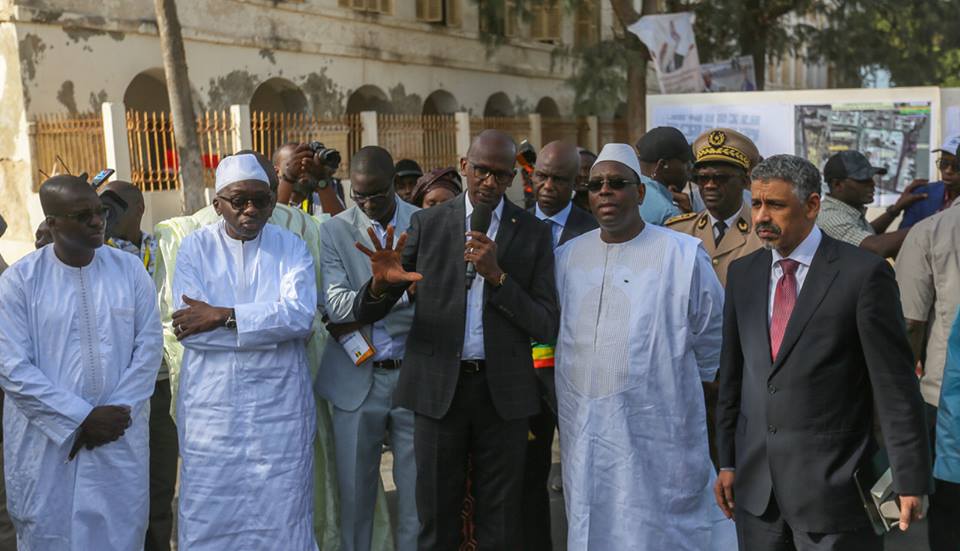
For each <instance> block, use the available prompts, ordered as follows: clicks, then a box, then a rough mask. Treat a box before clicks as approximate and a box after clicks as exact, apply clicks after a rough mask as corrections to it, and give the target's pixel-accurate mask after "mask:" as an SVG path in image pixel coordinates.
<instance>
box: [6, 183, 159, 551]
mask: <svg viewBox="0 0 960 551" xmlns="http://www.w3.org/2000/svg"><path fill="white" fill-rule="evenodd" d="M40 204H41V206H42V207H43V213H44V215H46V222H47V226H48V227H49V231H50V234H51V235H52V237H53V245H52V246H48V247H43V248H41V249H38V250H36V251H34V252H32V253H30V254H28V255H27V256H25V257H24V258H23V259H21V260H20V261H19V262H17V263H16V264H14V265H13V266H12V267H10V268H9V269H8V270H7V271H6V272H5V273H4V275H3V277H2V278H0V387H2V388H3V392H4V394H5V395H6V404H5V415H4V419H3V430H4V438H3V442H4V456H5V459H6V460H7V461H6V465H5V467H6V469H5V470H6V474H7V476H6V487H7V502H8V505H9V510H10V516H11V518H12V520H13V523H14V526H15V527H16V529H17V544H18V546H19V548H20V549H70V550H79V549H111V550H113V549H117V550H119V549H140V548H142V547H143V542H144V535H145V532H146V528H147V506H148V493H147V491H148V481H147V478H148V475H147V465H148V457H149V453H150V452H149V449H148V445H147V421H148V416H149V402H148V400H149V399H150V395H151V394H152V392H153V389H154V383H155V381H156V377H157V369H158V368H159V366H160V353H161V350H162V340H161V328H160V316H159V313H158V311H157V295H156V289H155V288H154V286H153V282H152V281H151V280H150V277H149V276H148V275H147V273H146V271H145V270H144V269H143V266H142V265H141V264H140V262H139V261H138V260H137V259H136V258H135V257H133V256H132V255H129V254H127V253H124V252H122V251H118V250H116V249H113V248H110V247H103V246H102V245H103V241H104V227H105V222H106V220H105V218H106V212H105V209H104V207H103V205H102V204H101V202H100V198H99V197H98V196H97V194H96V192H94V191H93V188H91V187H90V185H89V184H88V183H87V182H86V179H84V178H79V177H76V176H69V175H61V176H54V177H53V178H50V179H49V180H47V181H46V182H44V183H43V185H42V186H41V187H40Z"/></svg>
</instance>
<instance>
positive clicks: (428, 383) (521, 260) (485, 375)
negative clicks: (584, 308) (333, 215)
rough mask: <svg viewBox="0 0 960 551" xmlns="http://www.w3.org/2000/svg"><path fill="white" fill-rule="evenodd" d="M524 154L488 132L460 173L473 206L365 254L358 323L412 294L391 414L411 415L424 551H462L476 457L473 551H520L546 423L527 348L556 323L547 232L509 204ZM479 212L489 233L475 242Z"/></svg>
mask: <svg viewBox="0 0 960 551" xmlns="http://www.w3.org/2000/svg"><path fill="white" fill-rule="evenodd" d="M516 155H517V146H516V144H515V143H514V141H513V139H512V138H511V137H510V136H508V135H507V134H504V133H503V132H500V131H497V130H484V131H483V132H481V133H480V135H479V136H477V137H476V138H475V139H474V141H473V143H472V144H471V145H470V148H469V150H468V151H467V155H466V157H464V158H462V159H461V160H460V170H461V172H462V173H463V174H464V175H465V177H466V182H467V191H466V193H464V194H463V195H461V196H460V197H458V198H457V199H453V200H450V201H447V202H446V203H443V204H441V205H438V206H436V207H433V208H431V209H425V210H421V211H418V212H416V213H414V215H413V216H412V217H411V218H410V220H411V223H410V229H409V230H407V232H406V233H405V234H402V235H400V236H399V239H398V241H397V246H396V248H394V247H393V231H392V229H391V230H390V231H388V233H387V239H386V245H380V241H379V239H373V237H375V234H374V235H373V236H372V238H371V242H372V244H373V246H374V250H370V249H369V248H368V247H366V246H365V245H362V244H361V245H360V246H361V248H362V250H364V251H365V252H366V253H367V255H368V256H369V257H370V258H371V260H370V262H371V272H372V274H373V277H372V278H371V280H370V281H369V282H368V283H367V284H365V285H364V287H363V290H362V291H360V293H359V294H358V295H357V301H356V303H355V306H354V307H355V311H354V317H355V318H356V319H357V320H358V321H360V322H362V323H375V322H376V321H379V320H380V319H383V318H384V316H386V315H387V314H388V313H389V312H391V311H392V310H393V308H394V305H395V304H396V303H397V302H398V301H399V300H400V299H401V297H402V296H403V294H404V292H405V290H406V289H407V288H408V287H409V286H410V284H411V283H412V282H414V281H417V282H418V283H417V291H416V294H415V299H414V300H415V302H416V308H415V311H414V318H413V325H412V326H411V329H410V334H409V336H408V337H407V342H406V351H405V354H404V357H403V369H401V370H400V380H399V382H398V385H397V392H396V394H395V401H396V403H397V404H398V405H400V406H403V407H405V408H407V409H410V410H413V412H414V414H415V420H414V427H415V430H414V449H415V451H416V462H417V511H418V513H419V516H420V536H419V545H418V547H419V549H420V550H421V551H450V550H453V549H457V548H458V547H459V546H460V543H461V540H462V534H461V526H462V522H461V518H460V511H461V506H462V505H463V499H464V493H465V488H466V486H465V485H466V476H467V461H468V457H472V466H473V467H472V486H471V489H472V493H473V495H474V497H475V498H476V508H475V517H474V518H475V519H476V528H475V532H474V534H475V535H476V539H477V542H478V544H479V548H480V549H519V548H521V547H522V544H521V543H520V542H521V541H522V540H521V530H520V522H521V519H522V514H521V508H522V507H521V503H522V487H523V469H524V458H525V455H526V449H527V434H528V430H529V428H528V419H529V418H530V417H531V416H533V415H535V414H536V413H537V412H538V411H539V410H540V396H539V392H538V390H537V379H536V375H535V374H534V370H533V359H532V358H531V355H530V340H531V339H536V340H537V341H539V342H553V341H554V339H555V338H556V333H557V318H558V310H557V296H556V288H555V286H554V279H553V278H554V275H553V241H552V238H551V235H550V229H549V228H547V226H546V225H545V224H543V223H541V222H540V221H538V220H537V219H536V217H535V216H534V215H532V214H530V213H529V212H526V211H524V210H523V209H521V208H520V207H518V206H516V205H514V204H513V203H511V202H509V201H507V200H506V199H505V198H504V192H506V190H507V187H509V186H510V184H511V182H512V181H513V178H514V174H515V164H516ZM481 205H482V206H481ZM484 207H487V208H486V209H485V210H486V212H487V213H488V214H489V215H490V220H489V227H488V228H487V230H486V232H483V231H471V226H473V224H472V223H471V218H472V214H473V212H474V211H475V210H478V209H479V210H480V212H481V213H482V212H483V210H484ZM491 211H492V213H491ZM478 218H479V216H478ZM370 233H372V230H371V232H370ZM401 251H402V254H401ZM468 262H470V263H472V265H473V266H474V267H475V269H476V275H473V272H472V271H471V272H470V276H471V277H470V279H467V280H466V281H465V275H466V274H467V273H468V272H467V269H468V266H467V263H468ZM465 283H466V285H465Z"/></svg>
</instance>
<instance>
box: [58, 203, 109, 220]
mask: <svg viewBox="0 0 960 551" xmlns="http://www.w3.org/2000/svg"><path fill="white" fill-rule="evenodd" d="M50 216H53V217H56V218H66V219H67V220H73V221H75V222H80V223H81V224H89V223H90V222H91V221H92V220H93V217H94V216H99V217H100V218H101V219H102V220H103V221H106V220H107V218H109V217H110V208H109V207H97V208H94V209H87V210H81V211H80V212H71V213H68V214H51V215H50Z"/></svg>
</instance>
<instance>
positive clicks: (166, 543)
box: [100, 180, 177, 551]
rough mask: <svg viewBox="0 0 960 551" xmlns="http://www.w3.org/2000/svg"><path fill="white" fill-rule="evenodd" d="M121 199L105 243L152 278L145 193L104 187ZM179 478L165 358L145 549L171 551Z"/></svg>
mask: <svg viewBox="0 0 960 551" xmlns="http://www.w3.org/2000/svg"><path fill="white" fill-rule="evenodd" d="M117 199H119V200H120V201H122V203H121V204H122V205H124V206H125V208H121V209H115V210H112V211H111V213H117V216H116V217H115V218H114V217H110V218H109V219H108V220H107V229H106V236H107V240H106V244H107V245H109V246H111V247H113V248H115V249H120V250H121V251H126V252H128V253H131V254H133V255H136V257H137V258H139V259H140V262H141V263H143V267H144V268H145V269H146V270H147V273H149V274H150V276H151V277H153V275H154V272H155V271H156V265H157V243H156V241H155V240H154V238H153V235H151V234H149V233H147V232H145V231H142V230H141V229H140V224H141V221H142V220H143V213H144V210H145V205H144V202H143V192H141V191H140V188H138V187H137V186H135V185H133V184H132V183H130V182H124V181H122V180H114V181H112V182H110V183H109V184H107V185H105V186H104V187H103V189H102V190H101V191H100V200H101V201H102V202H103V203H104V205H105V206H110V205H111V204H117ZM176 483H177V427H176V425H174V424H173V418H172V417H170V373H169V371H168V369H167V365H166V362H161V364H160V371H159V372H158V374H157V382H156V386H155V388H154V391H153V396H152V397H151V398H150V523H149V525H148V527H147V540H146V544H145V546H144V549H145V551H169V549H170V535H171V533H172V532H173V494H174V491H175V489H176Z"/></svg>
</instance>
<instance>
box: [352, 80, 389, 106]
mask: <svg viewBox="0 0 960 551" xmlns="http://www.w3.org/2000/svg"><path fill="white" fill-rule="evenodd" d="M362 111H376V112H377V113H392V112H393V105H392V104H391V103H390V100H389V99H387V95H386V94H385V93H383V90H381V89H380V88H377V87H376V86H373V85H370V84H367V85H364V86H361V87H359V88H357V89H356V90H354V91H353V93H351V94H350V97H349V98H347V113H360V112H362Z"/></svg>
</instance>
